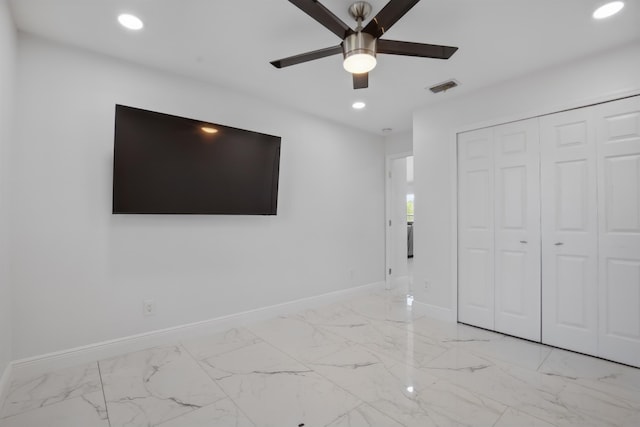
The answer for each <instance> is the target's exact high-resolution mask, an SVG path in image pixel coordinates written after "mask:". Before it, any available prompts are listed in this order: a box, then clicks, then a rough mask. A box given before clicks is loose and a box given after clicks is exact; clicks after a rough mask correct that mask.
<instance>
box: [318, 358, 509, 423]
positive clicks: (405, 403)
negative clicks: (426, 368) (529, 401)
mask: <svg viewBox="0 0 640 427" xmlns="http://www.w3.org/2000/svg"><path fill="white" fill-rule="evenodd" d="M312 367H313V368H314V369H316V371H317V372H318V373H320V374H321V375H323V376H325V377H326V378H328V379H330V380H332V381H334V382H335V383H337V384H339V385H340V386H342V387H343V388H345V389H346V390H348V391H350V392H351V393H353V394H354V395H356V396H358V397H359V398H361V399H362V400H364V401H365V402H367V403H369V404H370V405H371V406H373V407H375V408H376V409H378V410H380V411H382V412H383V413H385V414H386V415H387V416H389V417H390V418H393V419H394V420H396V421H398V422H400V423H401V424H403V425H406V426H422V427H424V426H453V425H483V426H491V425H493V423H495V422H496V420H497V419H498V418H499V417H500V416H501V415H502V412H503V411H504V410H505V409H506V406H504V405H502V404H500V403H498V402H496V401H493V400H491V399H488V398H486V397H485V396H482V395H480V394H478V393H474V392H471V391H469V390H466V389H463V388H461V387H457V386H455V385H453V384H450V383H447V382H445V381H440V380H438V379H437V378H435V377H434V376H432V375H429V374H427V373H425V372H423V371H422V370H420V369H416V368H414V367H411V366H409V365H406V364H402V363H398V362H396V361H394V360H392V359H390V358H387V357H385V356H382V355H380V354H378V353H376V352H373V351H371V350H369V349H366V348H360V349H352V350H350V351H342V352H338V353H335V354H332V355H329V356H327V357H326V358H323V359H320V360H318V361H317V362H316V363H314V364H313V365H312Z"/></svg>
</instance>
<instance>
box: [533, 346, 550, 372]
mask: <svg viewBox="0 0 640 427" xmlns="http://www.w3.org/2000/svg"><path fill="white" fill-rule="evenodd" d="M553 351H554V349H553V348H551V347H549V352H548V353H547V355H546V356H545V357H544V359H542V362H540V364H539V365H538V367H537V368H536V372H539V373H541V374H542V373H543V372H540V368H542V365H544V362H546V361H547V359H548V358H549V356H551V353H553Z"/></svg>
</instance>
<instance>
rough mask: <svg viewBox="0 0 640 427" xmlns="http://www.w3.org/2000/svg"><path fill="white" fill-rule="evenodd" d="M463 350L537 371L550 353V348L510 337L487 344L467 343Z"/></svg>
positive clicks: (482, 342) (480, 342)
mask: <svg viewBox="0 0 640 427" xmlns="http://www.w3.org/2000/svg"><path fill="white" fill-rule="evenodd" d="M465 349H466V350H469V351H471V352H473V353H476V354H479V355H482V356H486V357H488V358H491V359H493V360H499V361H503V362H507V363H510V364H512V365H515V366H520V367H522V368H526V369H531V370H534V371H535V370H537V369H538V368H539V367H540V365H542V363H543V362H544V360H545V359H546V358H547V356H549V354H550V353H551V350H552V348H551V347H549V346H546V345H543V344H538V343H533V342H530V341H526V340H521V339H517V338H512V337H504V339H500V340H492V341H489V342H484V341H479V342H473V343H468V344H466V345H465Z"/></svg>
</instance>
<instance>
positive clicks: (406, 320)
mask: <svg viewBox="0 0 640 427" xmlns="http://www.w3.org/2000/svg"><path fill="white" fill-rule="evenodd" d="M45 426H46V427H75V426H78V427H121V426H122V427H124V426H127V427H134V426H136V427H137V426H161V427H178V426H179V427H205V426H206V427H214V426H215V427H227V426H228V427H231V426H235V427H267V426H274V427H275V426H277V427H298V426H304V427H320V426H330V427H366V426H380V427H400V426H410V427H430V426H494V427H525V426H535V427H551V426H556V427H561V426H581V427H586V426H629V427H630V426H640V369H635V368H631V367H628V366H623V365H619V364H615V363H610V362H606V361H603V360H599V359H595V358H591V357H588V356H583V355H579V354H575V353H571V352H567V351H562V350H559V349H553V348H550V347H547V346H544V345H539V344H535V343H531V342H528V341H523V340H518V339H515V338H511V337H507V336H504V335H500V334H496V333H491V332H488V331H484V330H481V329H477V328H473V327H469V326H465V325H459V324H451V323H444V322H439V321H436V320H433V319H430V318H426V317H420V316H417V315H415V314H414V313H413V312H412V309H411V307H409V306H407V300H406V298H405V296H404V295H403V294H401V293H399V292H395V293H394V292H388V291H380V292H377V293H372V294H370V295H367V296H363V297H358V298H354V299H352V300H349V301H345V302H343V303H340V304H334V305H330V306H327V307H324V308H322V309H317V310H307V311H304V312H301V313H297V314H292V315H288V316H282V317H278V318H274V319H272V320H269V321H266V322H261V323H257V324H254V325H251V326H248V327H245V328H238V329H232V330H229V331H227V332H224V333H220V334H216V335H211V336H208V337H202V338H199V339H190V340H185V341H183V342H180V343H175V344H174V345H167V346H164V347H158V348H151V349H148V350H144V351H139V352H135V353H130V354H125V355H122V356H119V357H114V358H111V359H106V360H100V361H96V362H93V363H88V364H86V365H83V366H77V367H75V368H71V369H66V370H62V371H58V372H51V373H49V374H46V375H41V376H37V377H32V378H14V381H13V382H12V385H11V387H10V390H9V394H8V398H7V399H6V401H5V402H4V404H3V406H2V409H1V412H0V427H45Z"/></svg>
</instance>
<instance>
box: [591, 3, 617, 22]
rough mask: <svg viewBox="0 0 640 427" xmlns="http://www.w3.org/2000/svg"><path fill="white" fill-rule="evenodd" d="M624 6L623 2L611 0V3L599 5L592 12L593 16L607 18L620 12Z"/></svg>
mask: <svg viewBox="0 0 640 427" xmlns="http://www.w3.org/2000/svg"><path fill="white" fill-rule="evenodd" d="M623 7H624V2H622V1H612V2H611V3H607V4H605V5H602V6H600V7H599V8H597V9H596V10H595V12H593V17H594V18H595V19H604V18H608V17H610V16H612V15H615V14H616V13H618V12H620V11H621V10H622V8H623Z"/></svg>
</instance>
